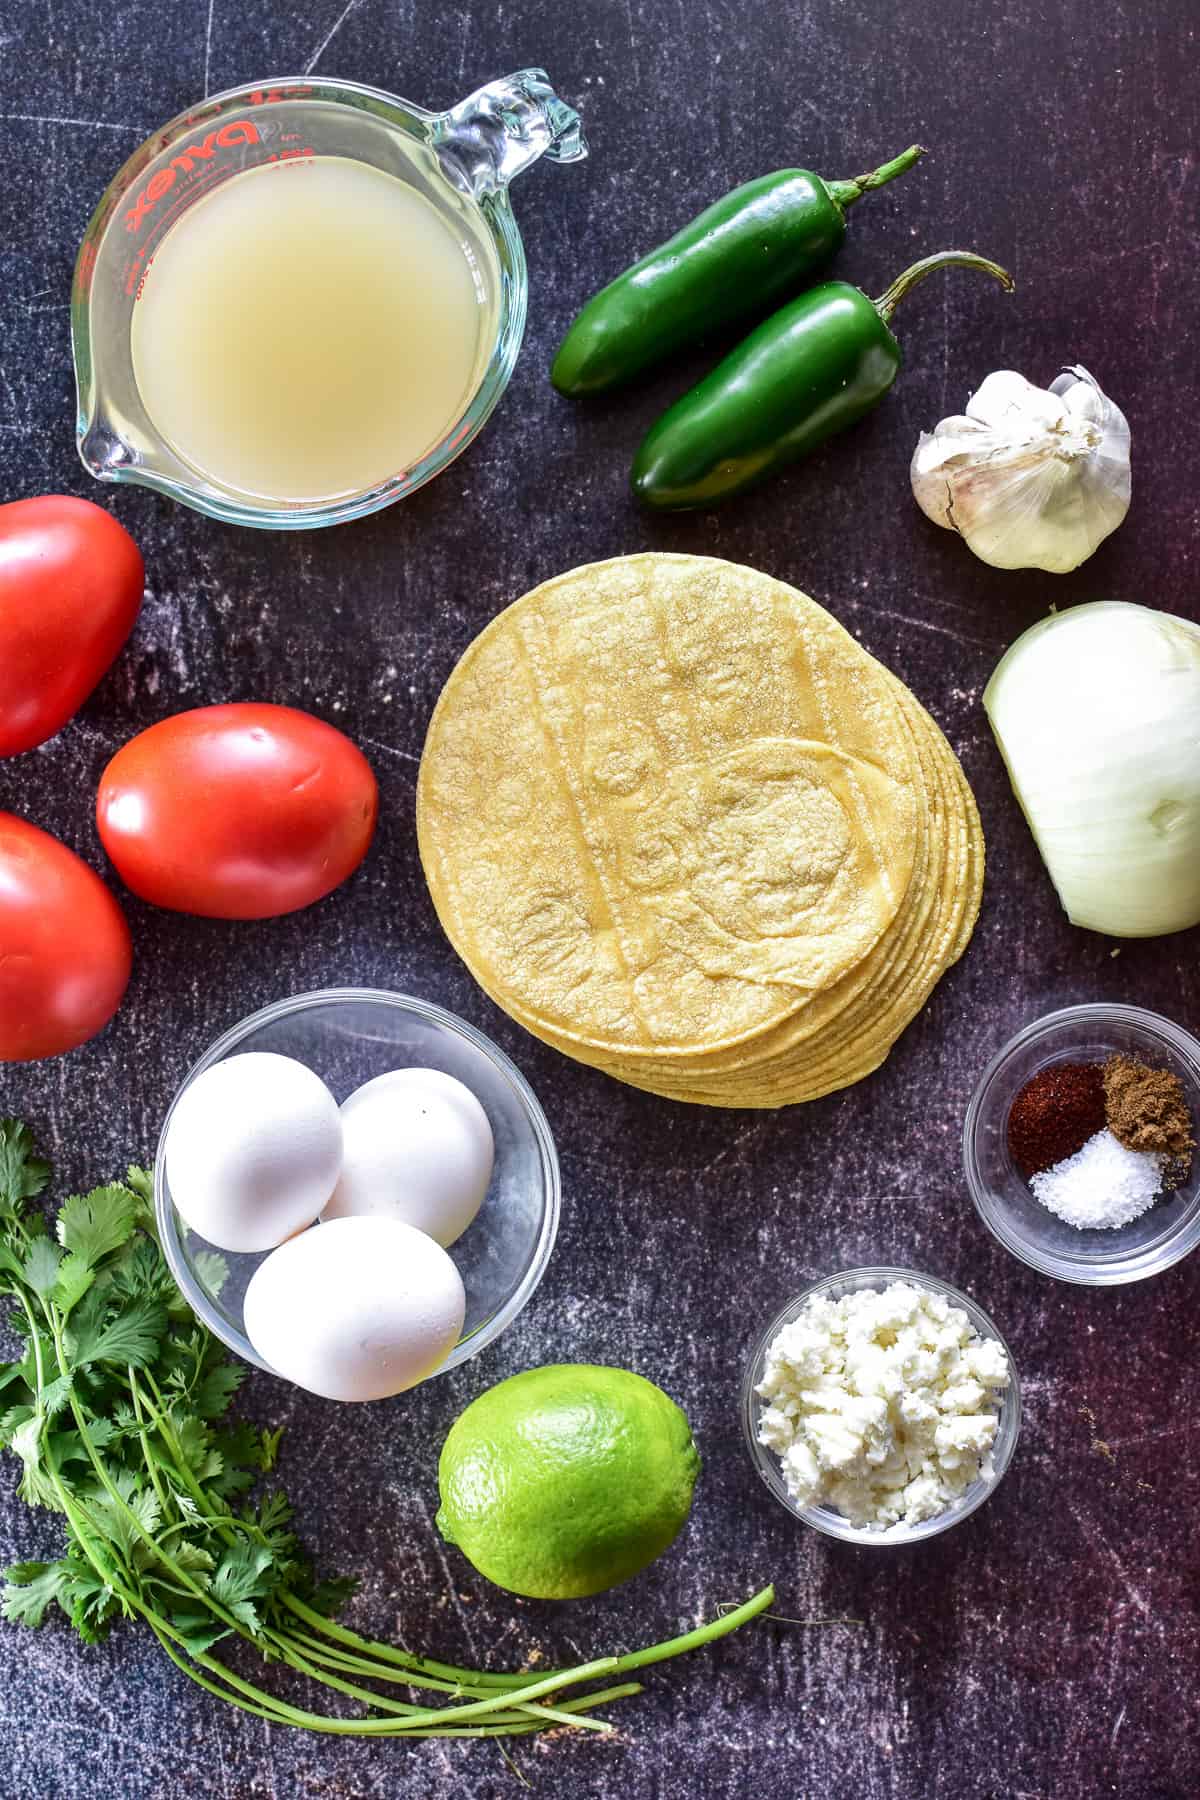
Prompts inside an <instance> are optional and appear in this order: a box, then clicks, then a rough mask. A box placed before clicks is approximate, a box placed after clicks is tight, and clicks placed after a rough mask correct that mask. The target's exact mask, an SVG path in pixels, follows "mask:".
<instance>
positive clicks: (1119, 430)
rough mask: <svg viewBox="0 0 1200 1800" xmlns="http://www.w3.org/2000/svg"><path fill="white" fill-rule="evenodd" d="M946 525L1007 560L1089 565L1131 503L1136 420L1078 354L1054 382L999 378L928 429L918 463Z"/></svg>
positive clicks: (1005, 373)
mask: <svg viewBox="0 0 1200 1800" xmlns="http://www.w3.org/2000/svg"><path fill="white" fill-rule="evenodd" d="M909 475H910V479H911V481H912V490H913V496H914V498H915V499H916V502H917V505H918V506H919V507H920V508H921V511H922V512H923V513H925V514H926V515H927V516H928V517H929V518H931V519H932V520H933V522H934V524H935V525H944V526H946V527H947V529H949V530H951V531H957V532H958V533H959V535H960V536H961V537H963V538H965V539H966V541H967V543H968V544H969V546H970V547H971V549H972V550H973V551H974V552H975V554H976V556H978V557H980V558H981V559H982V561H983V562H986V563H991V565H992V566H993V568H997V569H1046V570H1048V571H1049V573H1050V574H1052V575H1065V574H1066V573H1067V572H1068V571H1069V570H1071V569H1077V568H1078V567H1079V565H1080V563H1082V562H1086V560H1087V558H1088V557H1089V556H1090V555H1091V554H1092V552H1093V550H1095V549H1096V548H1097V546H1098V545H1099V544H1101V543H1103V541H1104V539H1105V538H1106V537H1107V536H1108V535H1109V533H1110V532H1112V531H1115V530H1116V528H1117V526H1118V525H1119V524H1120V523H1121V520H1122V519H1123V518H1124V517H1125V514H1126V513H1127V512H1128V511H1129V426H1128V424H1127V422H1126V419H1125V415H1124V413H1123V412H1122V411H1121V409H1120V407H1119V406H1115V405H1114V404H1113V402H1112V401H1111V400H1110V399H1109V398H1108V395H1107V394H1106V393H1105V392H1104V390H1103V389H1102V388H1101V386H1100V384H1099V382H1098V381H1096V380H1094V378H1093V377H1092V376H1091V375H1089V374H1088V372H1087V370H1086V369H1084V368H1081V367H1080V366H1079V364H1078V363H1076V364H1074V365H1073V366H1072V367H1071V368H1069V369H1067V370H1064V372H1063V373H1062V374H1061V375H1060V376H1059V377H1058V379H1057V380H1056V381H1054V382H1052V383H1051V385H1050V387H1049V388H1039V387H1035V386H1034V385H1033V383H1032V382H1031V381H1026V379H1025V377H1024V376H1023V375H1018V374H1017V373H1016V372H1015V371H1014V370H1012V369H999V370H997V372H996V373H995V374H994V375H989V376H988V378H987V380H986V381H985V382H984V383H983V384H982V386H981V387H979V388H977V389H976V391H975V392H974V393H973V394H972V395H971V398H970V399H969V400H968V401H967V410H966V412H965V413H959V414H956V415H955V416H954V417H953V418H950V419H943V420H942V422H941V424H940V425H938V426H937V427H936V429H935V430H933V431H932V432H927V431H923V432H922V433H921V437H920V441H919V442H918V444H917V448H916V450H915V451H914V453H913V459H912V467H911V469H910V471H909Z"/></svg>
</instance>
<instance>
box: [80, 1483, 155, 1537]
mask: <svg viewBox="0 0 1200 1800" xmlns="http://www.w3.org/2000/svg"><path fill="white" fill-rule="evenodd" d="M106 1473H107V1475H108V1478H109V1480H110V1482H111V1483H112V1485H113V1487H114V1488H115V1489H116V1492H117V1495H119V1499H118V1498H116V1497H114V1495H113V1494H111V1493H109V1491H108V1489H107V1488H106V1487H101V1486H100V1484H99V1483H97V1484H96V1485H95V1486H94V1487H91V1488H89V1489H88V1495H87V1498H88V1507H89V1510H90V1512H91V1514H92V1517H93V1519H94V1520H95V1521H96V1522H97V1523H98V1524H99V1525H101V1527H102V1528H103V1530H104V1531H105V1532H106V1533H107V1535H108V1536H109V1537H110V1538H111V1540H112V1542H113V1543H114V1544H115V1545H116V1546H117V1548H118V1550H120V1551H121V1552H122V1554H123V1555H124V1556H127V1557H128V1556H130V1555H132V1554H133V1552H134V1550H135V1549H136V1548H138V1547H139V1546H142V1543H143V1540H142V1532H143V1531H144V1532H149V1533H150V1534H151V1535H153V1533H154V1532H155V1530H156V1529H157V1527H158V1525H159V1524H160V1522H161V1519H162V1511H161V1508H160V1507H159V1504H158V1496H157V1494H156V1493H155V1492H154V1489H153V1488H151V1487H139V1486H138V1478H137V1476H136V1475H135V1474H134V1473H133V1471H132V1470H130V1469H113V1468H109V1469H107V1470H106ZM130 1513H132V1514H133V1517H132V1518H130V1516H129V1515H130ZM135 1521H136V1523H135ZM138 1526H140V1527H141V1531H139V1529H138Z"/></svg>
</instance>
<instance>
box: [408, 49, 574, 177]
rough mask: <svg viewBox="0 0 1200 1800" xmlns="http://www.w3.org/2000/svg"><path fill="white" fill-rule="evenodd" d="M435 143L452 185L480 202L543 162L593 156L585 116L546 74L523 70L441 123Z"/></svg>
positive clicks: (484, 91)
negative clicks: (545, 160) (576, 109)
mask: <svg viewBox="0 0 1200 1800" xmlns="http://www.w3.org/2000/svg"><path fill="white" fill-rule="evenodd" d="M435 142H436V146H437V153H438V157H439V159H440V161H441V164H442V167H443V169H444V170H445V172H446V174H447V176H448V177H449V179H450V180H451V181H453V182H454V184H455V186H456V187H459V188H462V189H463V190H464V191H465V192H467V193H469V194H471V195H472V196H473V197H474V198H475V199H476V200H479V199H482V197H483V196H484V195H485V194H494V193H496V192H497V191H498V190H501V189H503V188H506V187H507V186H508V184H509V182H510V181H511V180H512V178H513V176H514V175H519V174H520V173H521V171H522V169H527V168H528V167H529V165H530V163H533V162H536V161H537V159H538V158H539V157H540V156H546V157H549V159H550V161H551V162H564V163H569V162H581V161H582V160H583V158H584V157H585V156H586V155H587V153H588V152H587V139H586V138H585V137H584V134H583V125H582V122H581V120H580V117H579V114H578V113H577V112H576V111H575V109H574V107H571V106H568V105H567V103H566V101H565V100H562V99H560V98H559V96H558V95H557V94H556V93H555V91H554V89H553V88H552V87H551V86H550V79H549V77H548V75H547V74H546V71H545V70H544V69H521V70H519V71H518V72H517V73H516V74H515V75H508V76H506V77H505V78H504V79H503V80H501V81H493V82H489V84H488V85H487V87H483V88H480V89H479V91H478V93H474V94H471V95H469V96H468V97H467V99H465V100H462V101H460V102H459V104H458V105H457V106H455V107H453V108H451V110H450V111H449V112H447V113H443V114H442V115H441V117H440V118H439V120H438V122H437V130H436V135H435Z"/></svg>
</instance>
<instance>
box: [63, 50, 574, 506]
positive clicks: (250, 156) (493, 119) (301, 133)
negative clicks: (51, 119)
mask: <svg viewBox="0 0 1200 1800" xmlns="http://www.w3.org/2000/svg"><path fill="white" fill-rule="evenodd" d="M543 155H544V156H547V157H549V158H550V160H551V161H553V162H577V161H579V160H580V159H581V158H582V157H584V156H586V155H587V145H586V142H585V140H584V136H583V131H582V128H581V125H580V121H579V116H578V114H577V113H576V112H574V111H573V110H572V108H571V107H569V106H567V105H566V104H565V103H564V102H563V101H562V100H560V99H559V97H558V96H557V94H556V93H555V92H554V90H553V89H552V88H551V86H550V85H549V81H548V79H547V76H546V74H545V71H544V70H542V69H522V70H520V71H519V72H518V73H517V74H515V75H511V76H508V77H507V78H505V79H504V80H501V81H495V82H492V83H490V84H489V85H488V86H487V87H483V88H480V89H479V91H478V92H477V93H474V94H471V95H470V96H469V97H468V98H467V99H465V100H463V101H461V102H460V103H459V105H457V106H455V107H452V108H451V109H450V110H449V111H448V112H442V113H432V112H426V111H425V110H424V109H423V108H421V107H417V106H413V105H411V104H410V103H409V102H408V101H407V100H400V99H397V98H396V97H395V96H394V95H392V94H387V93H384V92H382V91H381V90H379V89H377V88H370V87H363V86H360V85H358V84H356V83H352V82H333V81H321V80H314V81H305V80H284V81H277V82H269V83H258V84H256V85H253V86H246V87H239V88H231V89H230V90H229V91H228V92H226V93H223V94H218V95H215V96H214V97H213V98H212V99H210V100H206V101H205V102H204V103H203V104H202V105H201V106H198V107H196V108H194V109H193V110H192V111H190V112H188V113H181V114H180V115H179V117H178V118H175V119H172V121H171V122H170V124H168V125H164V126H163V128H162V129H161V130H160V131H157V132H155V133H154V135H153V137H151V138H148V139H147V141H146V142H145V143H144V144H143V145H142V146H141V148H140V149H139V150H136V151H135V152H134V154H133V155H132V156H131V157H130V159H129V161H128V162H127V163H126V164H125V166H124V167H123V168H122V169H121V171H120V172H119V174H118V175H117V176H116V178H115V179H114V180H113V182H112V183H111V184H110V186H109V187H108V188H107V190H106V191H105V194H104V196H103V198H102V199H101V201H100V204H99V206H98V207H97V208H96V211H95V213H94V214H93V216H92V219H91V222H90V224H89V225H88V228H87V232H86V233H85V235H84V239H83V243H82V245H81V246H80V250H79V257H78V260H77V262H76V266H75V279H74V283H73V286H72V297H71V338H72V345H73V350H74V357H75V381H76V390H77V394H78V418H77V425H76V436H77V441H78V445H79V454H80V456H81V458H82V459H83V463H84V467H85V468H87V469H88V470H89V472H90V473H91V474H93V475H94V476H95V477H96V478H97V480H99V481H122V482H136V483H139V484H141V485H142V486H144V487H151V488H155V489H157V490H158V491H159V492H160V493H164V494H169V495H170V496H171V497H172V498H173V499H176V500H181V501H182V502H183V503H184V505H186V506H191V507H194V508H196V510H197V511H199V512H203V513H208V514H210V515H211V516H212V517H214V518H218V519H224V520H226V521H228V522H231V523H234V524H241V525H258V526H267V527H270V528H273V529H275V530H289V529H301V528H311V527H313V526H318V525H336V524H340V523H341V522H342V521H343V520H346V519H355V518H360V517H362V516H363V515H364V514H366V513H371V512H376V511H378V510H379V509H380V508H381V507H384V506H389V505H390V504H391V503H392V501H394V500H399V499H402V498H403V497H404V496H405V495H406V494H411V493H412V492H413V491H414V490H415V489H416V488H418V487H421V486H422V485H423V484H424V483H425V482H426V481H429V480H430V479H431V478H432V477H433V476H434V475H436V474H438V473H439V471H440V470H441V469H443V468H444V467H445V466H446V464H447V463H448V462H450V461H451V460H452V459H453V458H454V457H455V456H457V455H458V454H459V452H460V451H462V450H464V449H465V448H466V446H467V445H468V444H469V443H470V442H471V441H472V439H473V438H474V437H475V436H476V434H477V433H478V432H479V431H480V429H481V428H482V426H483V425H484V423H485V422H486V420H487V418H488V417H489V415H490V413H491V411H492V408H493V407H494V406H495V405H496V402H497V401H498V400H499V398H500V396H501V394H502V393H503V392H504V389H505V387H506V386H507V384H508V380H509V377H510V375H511V374H512V371H513V366H514V364H515V362H516V359H517V353H518V351H519V349H520V347H521V339H522V336H523V334H524V329H525V313H526V303H527V293H528V280H527V275H526V268H525V252H524V249H523V247H522V244H521V235H520V232H519V231H518V229H517V223H516V220H515V218H514V216H513V212H512V206H511V204H510V201H509V197H508V184H509V182H510V181H511V180H512V178H513V176H514V175H518V174H520V172H521V170H522V169H525V168H527V167H528V166H529V164H530V163H532V162H535V161H536V160H537V158H538V157H540V156H543ZM314 156H318V157H319V156H335V157H342V158H348V159H350V160H352V161H355V162H363V163H367V164H370V165H371V166H372V167H374V168H377V169H381V170H383V171H384V172H385V173H386V174H389V175H394V176H397V177H399V178H400V179H401V180H403V181H404V182H405V183H407V184H409V185H410V186H412V187H414V188H415V189H416V190H417V192H418V193H419V194H421V195H422V196H423V198H424V199H426V200H428V201H429V202H430V204H431V205H432V206H433V207H434V208H435V209H436V210H437V212H438V213H439V214H440V216H441V217H442V218H443V219H444V220H445V221H446V222H447V223H448V224H450V225H451V227H452V229H453V231H454V232H455V234H456V236H457V237H458V239H459V241H460V242H461V244H462V245H463V249H464V254H465V255H466V256H467V258H468V261H469V262H470V264H471V265H472V268H473V270H474V272H475V279H476V281H477V283H479V284H481V286H482V287H483V288H484V289H486V290H487V292H488V298H489V301H490V309H489V313H488V316H489V318H490V321H491V323H490V329H489V330H487V331H486V332H485V333H484V335H483V337H482V338H481V342H480V346H479V351H478V355H477V361H476V368H475V372H474V383H473V387H472V389H471V391H470V392H469V393H468V394H467V396H466V399H465V402H464V405H463V409H462V411H461V413H460V416H459V417H458V418H457V420H455V421H454V423H453V424H452V425H450V427H449V428H448V429H447V430H446V431H445V433H444V434H443V436H442V437H441V438H440V439H439V441H438V442H437V443H435V444H433V445H432V446H431V447H430V448H429V449H428V450H427V451H426V452H425V453H424V454H423V455H422V456H421V457H420V459H419V460H418V461H416V462H414V463H412V464H410V466H408V467H406V468H402V469H397V470H396V471H395V472H394V473H392V474H389V475H388V477H387V478H386V479H385V480H382V481H380V482H378V483H377V484H376V485H375V486H372V487H370V488H367V489H362V490H360V491H356V492H351V493H347V494H339V495H337V496H335V497H333V498H332V499H321V500H318V501H310V500H300V501H294V502H293V501H282V500H278V499H265V498H263V497H261V496H259V495H255V494H251V493H247V492H245V491H240V490H238V489H236V488H234V487H231V486H227V485H224V484H223V483H222V482H221V481H220V480H219V479H218V478H217V477H215V476H214V475H213V474H211V473H210V472H207V471H205V470H203V469H201V468H199V467H198V466H195V465H194V464H192V463H190V462H189V461H188V460H187V459H186V457H185V456H184V455H183V454H182V453H181V451H180V450H179V449H178V448H177V447H176V446H175V445H174V444H172V443H171V442H169V441H168V440H167V439H166V437H165V436H164V435H163V434H162V432H161V431H160V430H159V429H158V428H157V427H156V425H155V423H154V421H153V419H152V418H151V417H150V415H149V413H148V411H147V409H146V407H145V405H144V403H143V400H142V396H141V394H140V392H139V389H138V383H137V379H136V376H135V372H134V364H133V353H132V348H131V334H132V324H133V316H134V309H135V307H136V306H137V303H138V301H139V299H140V298H141V295H142V293H143V292H144V289H145V284H146V277H147V272H148V270H149V267H150V264H151V261H152V259H153V257H154V255H155V253H156V251H157V250H158V248H159V247H160V245H161V244H162V242H163V240H164V238H165V236H166V234H167V233H168V232H169V230H170V229H171V227H172V226H173V225H175V224H176V223H177V221H178V220H179V219H180V218H181V216H182V215H183V214H184V213H185V212H186V211H187V210H188V209H189V208H190V207H192V206H194V205H195V204H196V203H197V202H198V201H200V200H202V199H203V198H205V196H206V195H208V194H210V193H211V192H212V191H213V190H214V189H215V188H216V187H217V186H219V185H220V184H222V183H223V182H225V181H227V180H230V179H231V178H232V177H234V176H236V175H240V174H242V173H244V172H245V171H247V170H249V169H255V168H258V167H259V166H260V165H263V164H267V163H281V162H282V163H286V162H294V161H299V160H303V159H305V158H312V157H314ZM180 354H181V355H186V354H187V345H186V342H184V343H181V344H180Z"/></svg>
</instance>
